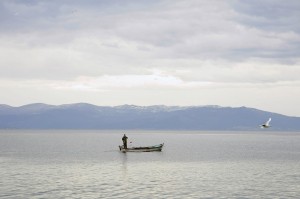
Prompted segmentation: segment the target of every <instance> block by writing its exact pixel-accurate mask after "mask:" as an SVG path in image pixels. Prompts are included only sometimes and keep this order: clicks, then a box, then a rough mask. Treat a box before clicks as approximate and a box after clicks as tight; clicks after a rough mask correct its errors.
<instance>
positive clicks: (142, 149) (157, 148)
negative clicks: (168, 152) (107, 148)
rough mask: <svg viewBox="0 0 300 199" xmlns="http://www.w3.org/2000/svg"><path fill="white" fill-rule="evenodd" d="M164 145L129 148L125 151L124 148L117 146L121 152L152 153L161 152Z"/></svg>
mask: <svg viewBox="0 0 300 199" xmlns="http://www.w3.org/2000/svg"><path fill="white" fill-rule="evenodd" d="M163 146H164V144H159V145H155V146H148V147H131V148H127V149H125V148H124V146H119V149H120V151H121V152H123V153H126V152H154V151H161V150H162V148H163Z"/></svg>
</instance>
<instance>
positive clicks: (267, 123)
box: [266, 118, 271, 126]
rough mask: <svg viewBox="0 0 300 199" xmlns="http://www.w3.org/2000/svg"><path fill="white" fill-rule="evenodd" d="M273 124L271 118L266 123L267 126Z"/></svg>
mask: <svg viewBox="0 0 300 199" xmlns="http://www.w3.org/2000/svg"><path fill="white" fill-rule="evenodd" d="M270 122H271V118H269V120H268V121H267V122H266V125H267V126H269V123H270Z"/></svg>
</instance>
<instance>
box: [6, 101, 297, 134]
mask: <svg viewBox="0 0 300 199" xmlns="http://www.w3.org/2000/svg"><path fill="white" fill-rule="evenodd" d="M269 117H271V118H272V121H271V126H272V127H271V128H269V129H265V130H267V131H274V130H275V131H300V117H289V116H285V115H281V114H277V113H271V112H266V111H262V110H258V109H254V108H247V107H237V108H232V107H220V106H187V107H181V106H162V105H156V106H134V105H122V106H114V107H109V106H95V105H92V104H86V103H78V104H66V105H59V106H54V105H47V104H41V103H36V104H28V105H25V106H20V107H12V106H8V105H0V129H122V130H126V129H127V130H129V129H141V130H246V131H248V130H249V131H250V130H260V128H259V125H260V124H261V123H263V122H265V121H266V120H267V119H268V118H269Z"/></svg>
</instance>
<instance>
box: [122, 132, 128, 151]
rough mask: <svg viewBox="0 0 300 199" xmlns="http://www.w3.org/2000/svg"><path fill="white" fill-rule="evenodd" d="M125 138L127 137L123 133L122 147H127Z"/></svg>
mask: <svg viewBox="0 0 300 199" xmlns="http://www.w3.org/2000/svg"><path fill="white" fill-rule="evenodd" d="M127 139H128V137H127V136H126V134H124V136H123V137H122V141H123V146H124V149H127Z"/></svg>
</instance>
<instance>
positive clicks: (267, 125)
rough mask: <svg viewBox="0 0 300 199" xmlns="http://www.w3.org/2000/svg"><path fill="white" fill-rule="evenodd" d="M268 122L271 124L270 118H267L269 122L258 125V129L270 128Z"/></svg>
mask: <svg viewBox="0 0 300 199" xmlns="http://www.w3.org/2000/svg"><path fill="white" fill-rule="evenodd" d="M270 122H271V118H269V120H268V121H267V122H266V123H264V124H262V125H260V128H263V129H265V128H269V127H271V125H270Z"/></svg>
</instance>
